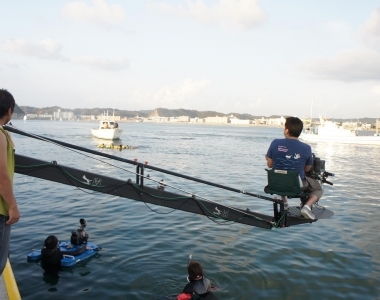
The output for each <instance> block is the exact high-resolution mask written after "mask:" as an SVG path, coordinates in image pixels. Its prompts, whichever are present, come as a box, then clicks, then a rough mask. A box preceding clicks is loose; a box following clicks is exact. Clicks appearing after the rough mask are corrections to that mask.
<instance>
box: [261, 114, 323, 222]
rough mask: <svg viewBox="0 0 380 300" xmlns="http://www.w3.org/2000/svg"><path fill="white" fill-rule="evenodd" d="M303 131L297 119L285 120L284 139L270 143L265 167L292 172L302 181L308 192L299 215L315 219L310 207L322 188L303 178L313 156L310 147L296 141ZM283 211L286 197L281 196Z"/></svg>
mask: <svg viewBox="0 0 380 300" xmlns="http://www.w3.org/2000/svg"><path fill="white" fill-rule="evenodd" d="M302 129H303V123H302V121H301V120H300V119H299V118H296V117H288V118H286V122H285V127H284V136H285V138H284V139H275V140H273V141H272V143H271V145H270V147H269V149H268V152H267V155H266V156H265V158H266V160H267V166H268V167H269V168H273V169H274V170H294V171H297V172H298V174H299V176H300V178H301V179H302V184H303V188H302V189H303V190H308V191H309V192H310V194H309V197H308V199H307V201H306V203H305V204H304V206H303V207H302V209H301V214H302V215H303V216H304V217H305V218H308V219H312V220H314V219H315V216H314V214H313V213H312V211H311V207H312V205H313V204H314V203H316V202H317V201H318V200H319V199H320V198H321V196H322V193H323V191H322V187H321V185H320V183H319V182H318V180H316V179H314V178H311V177H307V176H305V173H307V172H309V171H311V170H312V166H313V155H312V152H311V147H310V146H309V145H307V144H305V143H303V142H301V141H299V140H298V137H299V136H300V134H301V132H302ZM281 198H282V200H283V202H284V207H285V209H287V208H288V202H287V199H286V196H281Z"/></svg>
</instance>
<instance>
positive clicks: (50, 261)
mask: <svg viewBox="0 0 380 300" xmlns="http://www.w3.org/2000/svg"><path fill="white" fill-rule="evenodd" d="M84 251H86V245H84V246H83V247H82V248H79V249H77V250H74V251H61V250H60V249H53V250H51V249H46V248H43V249H42V250H41V264H42V268H43V269H44V270H45V273H47V274H49V275H58V272H59V271H60V270H61V259H62V258H63V255H64V254H65V255H73V256H75V255H79V254H81V253H83V252H84Z"/></svg>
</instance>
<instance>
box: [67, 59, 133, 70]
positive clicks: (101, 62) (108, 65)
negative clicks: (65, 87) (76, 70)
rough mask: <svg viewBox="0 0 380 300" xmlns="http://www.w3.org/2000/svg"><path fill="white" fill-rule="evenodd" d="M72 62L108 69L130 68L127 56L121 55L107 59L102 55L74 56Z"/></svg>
mask: <svg viewBox="0 0 380 300" xmlns="http://www.w3.org/2000/svg"><path fill="white" fill-rule="evenodd" d="M71 62H73V63H75V64H80V65H87V66H91V67H94V68H98V69H103V70H108V71H120V70H124V69H128V68H129V60H128V59H127V58H125V57H120V58H116V59H107V58H100V57H88V56H87V57H81V58H73V59H71Z"/></svg>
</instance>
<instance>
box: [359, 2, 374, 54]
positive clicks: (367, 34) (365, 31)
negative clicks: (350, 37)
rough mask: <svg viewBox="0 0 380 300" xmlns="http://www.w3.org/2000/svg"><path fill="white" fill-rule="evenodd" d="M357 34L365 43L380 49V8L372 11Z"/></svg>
mask: <svg viewBox="0 0 380 300" xmlns="http://www.w3.org/2000/svg"><path fill="white" fill-rule="evenodd" d="M356 35H357V36H358V38H359V39H360V40H361V41H362V42H364V44H365V45H367V46H369V47H371V48H375V49H378V50H380V8H378V9H376V10H374V11H373V12H372V14H371V16H370V17H369V19H368V20H366V21H365V22H364V24H363V25H361V26H360V27H359V30H358V32H357V34H356Z"/></svg>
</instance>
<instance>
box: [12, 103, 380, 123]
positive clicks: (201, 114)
mask: <svg viewBox="0 0 380 300" xmlns="http://www.w3.org/2000/svg"><path fill="white" fill-rule="evenodd" d="M59 109H60V110H61V111H72V112H73V113H74V115H76V116H81V115H87V116H89V115H93V116H99V115H101V114H103V113H104V112H107V111H108V113H109V114H111V115H112V114H113V113H114V114H115V116H120V117H121V118H136V117H140V118H151V117H158V116H160V117H180V116H189V117H190V118H200V119H202V118H207V117H216V116H218V117H227V116H231V115H233V116H234V117H236V118H238V119H241V120H256V119H261V118H280V117H281V116H280V115H270V116H263V115H258V116H254V115H251V114H239V113H234V112H231V113H227V114H224V113H220V112H217V111H198V110H189V109H182V108H179V109H167V108H156V109H154V110H121V109H113V108H75V109H66V108H62V107H59V106H52V107H42V108H38V107H32V106H17V105H16V107H15V113H16V114H18V115H20V116H21V115H22V116H23V115H25V114H37V115H41V114H53V113H54V112H57V111H58V110H59ZM284 117H287V115H284ZM313 120H314V121H317V118H313ZM333 120H334V121H336V122H347V121H352V122H355V121H359V119H337V118H333ZM360 122H362V123H375V122H376V118H367V117H365V118H360Z"/></svg>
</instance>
